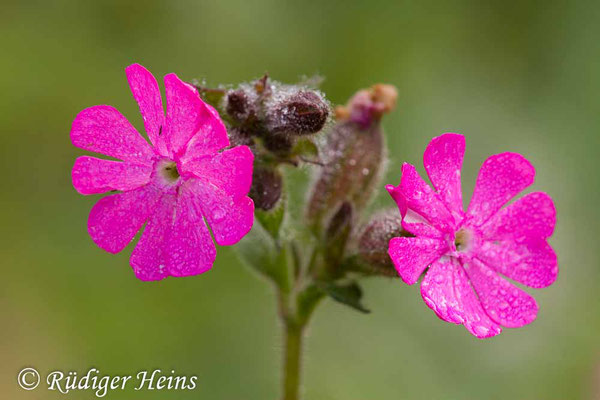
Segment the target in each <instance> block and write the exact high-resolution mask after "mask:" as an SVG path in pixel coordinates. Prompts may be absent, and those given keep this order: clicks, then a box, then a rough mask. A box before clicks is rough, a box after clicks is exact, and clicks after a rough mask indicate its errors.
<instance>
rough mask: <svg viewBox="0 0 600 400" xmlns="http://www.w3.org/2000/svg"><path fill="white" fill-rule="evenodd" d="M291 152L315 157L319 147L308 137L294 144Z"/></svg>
mask: <svg viewBox="0 0 600 400" xmlns="http://www.w3.org/2000/svg"><path fill="white" fill-rule="evenodd" d="M292 154H293V155H296V156H302V157H306V158H317V156H318V155H319V148H318V147H317V145H316V144H314V142H313V141H312V140H310V139H300V140H298V141H297V142H296V144H295V145H294V148H293V149H292Z"/></svg>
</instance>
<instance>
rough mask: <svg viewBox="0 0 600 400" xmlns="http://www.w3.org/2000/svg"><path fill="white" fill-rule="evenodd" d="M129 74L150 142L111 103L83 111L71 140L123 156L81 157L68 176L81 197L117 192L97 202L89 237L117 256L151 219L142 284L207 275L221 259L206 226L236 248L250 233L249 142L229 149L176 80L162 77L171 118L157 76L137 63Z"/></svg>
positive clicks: (219, 125)
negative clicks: (83, 195) (148, 281)
mask: <svg viewBox="0 0 600 400" xmlns="http://www.w3.org/2000/svg"><path fill="white" fill-rule="evenodd" d="M126 73H127V79H128V81H129V86H130V87H131V91H132V92H133V97H134V98H135V100H136V101H137V103H138V104H139V107H140V112H141V114H142V117H143V119H144V127H145V129H146V133H147V135H148V138H149V139H150V142H151V144H149V143H148V142H147V141H146V140H145V139H144V138H143V137H142V136H141V135H140V134H139V133H138V132H137V131H136V129H135V128H134V127H133V126H132V125H131V124H130V123H129V122H128V121H127V120H126V119H125V117H123V116H122V115H121V114H120V113H119V112H118V111H117V110H116V109H115V108H113V107H110V106H95V107H91V108H87V109H85V110H83V111H81V112H80V113H79V115H77V117H76V118H75V121H74V122H73V126H72V129H71V141H72V142H73V144H74V145H75V146H76V147H79V148H81V149H84V150H88V151H91V152H95V153H101V154H104V155H106V156H109V157H112V158H115V159H118V160H120V161H113V160H106V159H99V158H95V157H89V156H82V157H79V158H78V159H77V160H76V161H75V165H74V167H73V171H72V178H73V185H74V186H75V188H76V189H77V191H79V193H81V194H85V195H89V194H95V193H104V192H108V191H119V192H120V193H116V194H111V195H109V196H106V197H104V198H102V199H100V200H99V201H98V202H97V203H96V205H94V207H93V208H92V210H91V212H90V215H89V219H88V232H89V234H90V236H91V237H92V239H93V240H94V242H95V243H96V244H97V245H98V246H99V247H101V248H102V249H104V250H106V251H108V252H111V253H118V252H120V251H121V250H123V248H125V246H127V244H129V243H130V242H131V240H132V239H133V238H134V236H135V235H136V233H137V232H138V231H139V230H140V229H141V228H142V226H143V225H144V223H147V224H146V227H145V229H144V232H143V234H142V236H141V238H140V240H139V242H138V243H137V245H136V247H135V249H134V250H133V253H132V254H131V259H130V263H131V266H132V267H133V269H134V271H135V274H136V276H137V277H138V278H139V279H141V280H159V279H163V278H165V277H167V276H189V275H196V274H201V273H203V272H205V271H207V270H209V269H210V268H211V267H212V265H213V262H214V260H215V256H216V250H215V245H214V244H213V239H212V238H211V234H210V232H209V230H208V228H207V226H206V223H208V225H209V226H210V228H211V230H212V234H213V236H214V239H215V241H216V242H217V243H218V244H219V245H222V246H226V245H232V244H235V243H237V242H238V241H239V240H240V239H241V238H242V237H243V236H244V235H246V233H248V232H249V231H250V229H251V227H252V223H253V216H254V204H253V202H252V200H251V199H250V198H249V197H248V196H247V195H248V192H249V190H250V185H251V181H252V163H253V155H252V152H251V151H250V149H249V148H248V147H247V146H238V147H233V148H228V147H229V146H230V143H229V139H228V137H227V132H226V129H225V126H224V124H223V122H222V121H221V119H220V118H219V114H218V113H217V111H216V110H215V109H214V108H212V107H211V106H210V105H208V104H206V103H204V101H202V100H201V98H200V97H199V95H198V92H197V90H196V89H195V88H194V87H193V86H191V85H189V84H187V83H185V82H183V81H181V80H180V79H179V78H178V77H177V75H175V74H168V75H166V76H165V78H164V83H165V92H166V101H167V107H166V108H167V112H166V116H165V113H164V110H163V104H162V100H161V94H160V90H159V88H158V84H157V82H156V79H155V78H154V76H152V74H151V73H150V72H149V71H148V70H146V69H145V68H144V67H142V66H141V65H138V64H134V65H130V66H129V67H127V69H126ZM226 148H227V149H226ZM223 149H226V150H223ZM205 221H206V223H205Z"/></svg>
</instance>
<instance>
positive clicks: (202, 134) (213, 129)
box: [182, 103, 229, 162]
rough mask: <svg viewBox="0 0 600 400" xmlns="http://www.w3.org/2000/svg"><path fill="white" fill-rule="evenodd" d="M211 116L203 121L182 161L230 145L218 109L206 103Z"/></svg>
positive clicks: (211, 152)
mask: <svg viewBox="0 0 600 400" xmlns="http://www.w3.org/2000/svg"><path fill="white" fill-rule="evenodd" d="M204 105H205V107H206V109H207V110H208V111H209V115H210V117H209V118H207V119H205V120H204V121H203V124H202V126H201V127H200V130H199V132H198V134H197V135H195V136H193V137H192V138H191V139H190V141H189V143H188V144H187V152H186V154H185V155H184V156H183V158H182V161H184V162H185V161H187V160H192V159H194V158H198V157H199V156H204V155H206V154H213V153H215V152H217V151H219V150H221V149H224V148H225V147H228V146H229V138H228V136H227V130H226V129H225V125H224V124H223V121H221V118H219V113H218V112H217V110H215V109H214V108H212V107H211V106H210V104H206V103H204Z"/></svg>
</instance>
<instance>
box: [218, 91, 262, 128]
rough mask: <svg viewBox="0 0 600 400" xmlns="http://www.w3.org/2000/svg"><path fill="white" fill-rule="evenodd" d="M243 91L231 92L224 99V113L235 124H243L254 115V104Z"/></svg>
mask: <svg viewBox="0 0 600 400" xmlns="http://www.w3.org/2000/svg"><path fill="white" fill-rule="evenodd" d="M248 97H249V96H248V94H247V93H246V92H245V91H244V90H243V89H237V90H232V91H230V92H228V93H227V96H226V97H225V111H226V112H227V114H228V115H229V116H230V117H231V118H232V119H233V120H234V121H235V122H237V123H243V122H244V121H246V120H247V119H248V118H249V117H250V115H255V114H256V110H255V109H254V104H253V103H252V102H251V101H250V99H249V98H248Z"/></svg>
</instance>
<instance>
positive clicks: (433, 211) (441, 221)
mask: <svg viewBox="0 0 600 400" xmlns="http://www.w3.org/2000/svg"><path fill="white" fill-rule="evenodd" d="M400 191H401V192H402V195H403V196H404V198H405V199H406V205H407V207H408V209H410V210H413V211H414V212H415V213H417V214H418V215H420V216H421V217H423V218H424V219H425V220H426V221H427V222H429V223H430V224H431V225H432V226H434V227H436V228H437V229H438V230H440V231H442V232H448V231H451V230H452V229H453V228H454V226H455V222H454V218H453V217H452V215H451V214H450V211H449V210H448V208H447V207H446V205H445V204H444V203H443V202H442V201H441V200H440V198H439V196H438V194H437V193H436V192H434V191H433V189H431V187H430V186H429V185H428V184H427V183H426V182H425V181H424V180H423V179H422V178H421V177H420V176H419V173H418V172H417V170H416V169H415V167H414V166H412V165H410V164H408V163H404V164H403V165H402V178H401V179H400Z"/></svg>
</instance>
